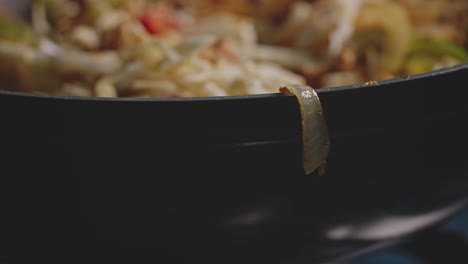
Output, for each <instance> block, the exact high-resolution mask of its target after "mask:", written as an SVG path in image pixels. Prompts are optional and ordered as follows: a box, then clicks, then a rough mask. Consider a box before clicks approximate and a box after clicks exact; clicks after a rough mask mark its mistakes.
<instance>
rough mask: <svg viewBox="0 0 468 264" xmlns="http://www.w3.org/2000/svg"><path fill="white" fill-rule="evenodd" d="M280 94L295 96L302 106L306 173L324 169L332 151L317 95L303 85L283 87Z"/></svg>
mask: <svg viewBox="0 0 468 264" xmlns="http://www.w3.org/2000/svg"><path fill="white" fill-rule="evenodd" d="M280 92H281V93H283V94H293V95H295V96H296V97H297V100H298V101H299V104H300V106H301V115H302V144H303V146H302V148H303V150H302V152H303V160H304V171H305V173H306V174H309V173H311V172H313V171H315V170H316V169H319V168H321V167H322V168H323V166H324V165H325V160H326V158H327V156H328V152H329V149H330V140H329V137H328V129H327V125H326V123H325V118H324V116H323V110H322V105H321V103H320V99H319V97H318V95H317V93H316V92H315V91H314V89H312V88H311V87H309V86H302V85H291V86H286V87H282V88H280Z"/></svg>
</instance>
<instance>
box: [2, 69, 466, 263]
mask: <svg viewBox="0 0 468 264" xmlns="http://www.w3.org/2000/svg"><path fill="white" fill-rule="evenodd" d="M467 75H468V66H467V65H461V66H458V67H455V68H450V69H446V70H442V71H438V72H433V73H429V74H425V75H419V76H414V77H411V78H404V79H396V80H390V81H385V82H380V83H379V84H378V85H375V84H369V85H361V86H353V87H343V88H334V89H324V90H321V91H320V92H319V96H320V99H321V101H322V105H323V108H324V113H325V117H326V120H327V124H328V127H329V132H330V136H331V142H332V148H331V153H330V155H329V158H328V162H327V170H326V175H324V176H322V177H319V176H317V175H307V176H305V175H303V169H302V158H301V148H302V145H301V123H300V112H299V106H298V104H297V100H296V98H295V97H293V96H286V95H279V94H275V95H261V96H249V97H234V98H233V97H226V98H222V97H221V98H201V99H170V100H164V99H162V100H161V99H159V100H158V99H148V100H132V99H95V98H65V97H48V96H33V95H25V94H21V93H9V92H0V111H1V113H2V119H1V123H0V124H1V129H0V137H1V139H2V144H1V148H0V156H1V158H2V162H1V169H0V195H1V196H0V198H1V199H0V200H1V202H0V206H1V207H0V209H1V214H2V217H1V219H0V224H1V225H0V233H1V236H0V248H1V251H0V253H1V255H3V256H7V259H6V260H5V261H7V263H45V262H47V263H54V262H57V263H111V262H113V263H271V264H273V263H323V262H326V261H332V260H336V259H337V258H340V257H343V256H346V255H348V254H350V253H352V252H358V251H359V250H361V249H365V248H369V247H372V246H374V245H377V246H378V245H380V244H379V243H381V242H384V243H387V242H392V241H395V239H396V240H397V239H399V238H401V237H402V236H404V235H408V234H411V233H413V232H415V231H417V230H419V229H422V228H427V227H430V226H431V225H434V224H436V223H438V222H439V221H441V220H443V219H445V218H446V217H447V216H448V215H451V214H453V213H455V212H456V211H457V210H458V209H460V208H461V207H463V206H464V204H465V203H466V200H465V199H466V197H467V196H468V175H467V168H466V159H467V154H466V150H467V142H466V135H468V133H467V129H466V123H467V120H468V119H467V117H468V116H467V114H468V113H467V108H468V107H467V103H466V100H467V94H468V90H467V89H466V80H467ZM447 208H448V209H447ZM440 210H442V214H439V215H437V213H436V216H433V218H431V219H432V220H430V221H426V222H424V221H422V222H419V224H416V225H415V226H414V227H413V228H412V229H409V230H407V231H394V230H393V229H394V228H396V226H392V225H390V226H389V229H388V230H387V231H388V232H386V233H385V232H383V233H382V232H380V233H379V232H377V233H375V232H374V233H372V232H370V233H369V232H367V231H366V230H368V229H369V228H370V229H372V225H373V224H375V223H377V224H378V223H381V222H382V221H383V220H385V219H388V218H389V217H393V218H394V219H399V218H401V219H403V222H404V221H410V220H411V219H414V218H417V217H420V216H424V215H428V214H430V213H434V212H439V211H440ZM444 210H445V211H444ZM405 219H406V220H405ZM345 229H346V230H347V231H346V230H345ZM340 230H341V231H340ZM343 230H345V231H343ZM377 230H382V229H379V228H377ZM392 230H393V231H392Z"/></svg>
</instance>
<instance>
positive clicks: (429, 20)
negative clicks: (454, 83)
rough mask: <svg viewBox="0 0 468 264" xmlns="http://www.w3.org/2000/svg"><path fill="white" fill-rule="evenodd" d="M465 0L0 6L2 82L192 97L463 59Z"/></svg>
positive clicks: (68, 0) (49, 90)
mask: <svg viewBox="0 0 468 264" xmlns="http://www.w3.org/2000/svg"><path fill="white" fill-rule="evenodd" d="M467 13H468V2H467V1H465V0H455V1H443V0H431V1H423V0H414V1H408V0H395V1H390V0H331V1H292V0H282V1H270V0H262V1H247V0H243V1H234V0H226V1H214V0H212V1H209V0H200V1H188V0H180V1H176V0H159V1H157V0H132V1H130V0H36V1H32V4H31V8H30V12H29V16H28V17H27V18H26V19H25V18H19V17H17V16H15V15H14V14H11V13H8V12H6V11H2V12H1V13H0V78H1V79H2V83H3V84H2V86H1V89H4V90H17V91H24V92H31V93H41V94H53V95H65V96H98V97H198V96H225V95H248V94H263V93H275V92H278V88H279V87H282V86H287V85H310V86H312V87H314V88H317V89H318V88H323V87H332V86H340V85H347V84H356V83H363V82H367V81H370V80H382V79H388V78H393V77H398V76H406V75H413V74H417V73H422V72H427V71H431V70H436V69H439V68H443V67H447V66H452V65H455V64H460V63H464V62H468V51H467V48H468V18H467V16H466V14H467Z"/></svg>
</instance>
